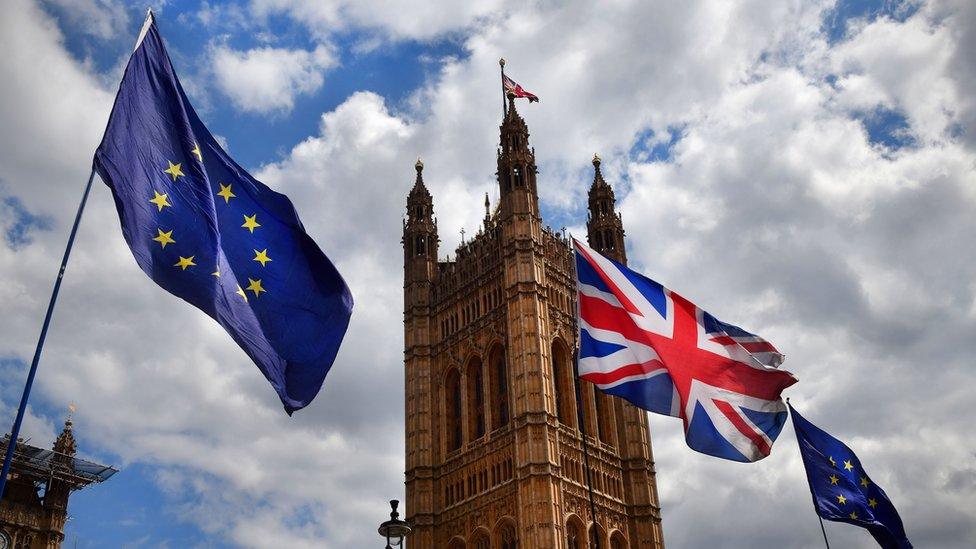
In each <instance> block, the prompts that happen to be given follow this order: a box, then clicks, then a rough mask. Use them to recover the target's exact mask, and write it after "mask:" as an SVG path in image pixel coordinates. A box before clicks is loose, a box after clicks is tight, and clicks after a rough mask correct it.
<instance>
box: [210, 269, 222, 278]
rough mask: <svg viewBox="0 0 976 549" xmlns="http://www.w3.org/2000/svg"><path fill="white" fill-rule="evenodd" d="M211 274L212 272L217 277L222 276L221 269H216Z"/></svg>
mask: <svg viewBox="0 0 976 549" xmlns="http://www.w3.org/2000/svg"><path fill="white" fill-rule="evenodd" d="M210 274H212V275H213V276H215V277H217V278H220V269H217V270H216V271H214V272H212V273H210Z"/></svg>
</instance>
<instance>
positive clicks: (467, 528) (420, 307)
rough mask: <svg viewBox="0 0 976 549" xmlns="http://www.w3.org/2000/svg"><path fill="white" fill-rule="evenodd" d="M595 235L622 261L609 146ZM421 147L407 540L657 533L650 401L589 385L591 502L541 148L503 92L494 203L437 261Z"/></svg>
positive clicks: (610, 537)
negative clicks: (543, 208)
mask: <svg viewBox="0 0 976 549" xmlns="http://www.w3.org/2000/svg"><path fill="white" fill-rule="evenodd" d="M594 166H595V167H596V174H595V177H594V181H593V186H592V188H591V190H590V195H589V196H590V208H589V209H590V215H589V222H588V224H587V228H588V232H589V238H590V245H591V246H592V247H593V248H594V249H596V250H599V251H603V252H605V253H607V254H608V255H610V256H611V257H614V258H615V259H618V260H621V261H625V260H626V256H625V252H624V241H623V238H624V232H623V223H622V220H621V218H620V216H619V215H618V214H617V213H616V211H615V202H614V195H613V190H612V189H611V188H610V186H609V185H608V184H607V183H606V182H605V181H604V180H603V176H602V174H601V173H600V165H599V159H595V160H594ZM423 167H424V166H423V164H422V163H421V162H420V161H419V160H418V162H417V165H416V169H417V176H416V180H415V183H414V185H413V188H412V189H411V191H410V194H409V196H408V198H407V215H406V218H405V219H404V224H403V241H402V242H403V250H404V330H405V349H404V367H405V377H406V468H407V470H406V487H407V501H406V507H407V519H408V520H409V521H410V523H411V524H412V525H413V527H414V531H413V534H411V536H410V537H409V538H408V540H407V543H408V546H409V547H410V548H411V549H442V548H448V549H459V548H474V549H494V548H501V549H515V548H519V549H554V548H562V547H568V548H571V549H583V548H584V547H586V538H587V536H598V537H599V539H600V546H601V547H604V548H612V549H621V548H645V547H648V548H659V547H663V541H662V540H663V538H662V534H661V518H660V509H659V507H658V497H657V488H656V484H655V480H654V464H653V461H652V454H651V442H650V433H649V431H648V427H647V417H646V414H644V413H643V412H641V411H639V410H638V409H636V408H634V407H633V406H631V405H629V404H627V403H625V402H624V401H622V400H620V399H617V398H616V397H609V396H606V395H603V394H602V393H600V392H599V391H594V388H593V386H592V385H590V384H589V383H582V384H581V386H580V389H581V395H582V398H581V402H582V403H583V410H582V417H583V421H584V422H585V425H584V426H583V427H585V430H586V432H587V440H588V441H589V447H590V471H591V474H592V475H591V478H592V485H593V489H594V493H595V500H596V507H597V513H596V514H597V516H596V520H595V521H594V520H593V518H592V517H591V513H590V508H589V502H588V497H587V489H586V471H585V469H584V457H583V446H582V438H581V431H580V429H579V428H580V425H578V422H577V399H576V395H575V393H576V390H575V388H576V385H575V382H576V380H575V378H574V376H573V367H572V363H571V360H572V348H573V345H574V339H575V334H576V318H575V312H576V302H575V274H574V262H573V253H572V247H571V244H570V242H569V241H568V240H567V239H566V238H565V237H564V236H563V235H560V234H558V233H556V232H554V231H552V230H551V229H549V228H548V227H545V226H543V223H542V217H541V215H540V213H539V196H538V192H537V179H536V177H537V174H538V170H537V169H536V164H535V151H534V149H532V148H531V147H530V146H529V131H528V127H527V126H526V124H525V121H524V120H523V119H522V117H521V116H520V115H519V113H518V112H517V110H516V109H515V103H514V97H512V96H509V100H508V108H507V110H506V114H505V117H504V120H503V121H502V124H501V127H500V145H499V148H498V151H497V167H498V171H497V174H496V175H497V179H498V185H499V196H500V200H499V204H498V205H497V207H496V209H495V210H494V212H492V211H491V208H490V205H489V204H488V202H487V197H486V203H485V219H484V222H483V224H482V226H481V228H480V229H479V231H478V232H477V234H476V235H475V236H474V237H473V238H472V239H470V240H469V241H467V242H462V243H461V245H460V246H459V247H458V248H457V250H456V251H455V257H454V258H453V259H450V258H448V259H447V260H440V259H438V242H439V239H438V233H437V222H436V218H435V217H434V207H433V200H432V198H431V195H430V192H429V191H428V190H427V187H426V185H425V184H424V179H423Z"/></svg>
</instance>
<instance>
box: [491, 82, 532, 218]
mask: <svg viewBox="0 0 976 549" xmlns="http://www.w3.org/2000/svg"><path fill="white" fill-rule="evenodd" d="M499 129H500V134H501V136H500V142H499V147H498V172H497V173H496V175H497V176H498V187H499V191H500V203H501V215H502V218H508V217H511V216H512V215H514V214H531V215H532V216H533V217H539V194H538V190H537V188H536V174H537V173H538V169H537V168H536V165H535V150H534V149H532V148H531V147H529V128H528V126H526V125H525V120H523V119H522V117H521V116H519V113H518V111H517V110H516V109H515V95H514V94H512V93H509V94H508V109H507V111H506V112H505V119H504V120H502V125H501V126H500V128H499Z"/></svg>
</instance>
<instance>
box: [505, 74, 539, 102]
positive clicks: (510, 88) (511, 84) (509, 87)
mask: <svg viewBox="0 0 976 549" xmlns="http://www.w3.org/2000/svg"><path fill="white" fill-rule="evenodd" d="M502 84H504V86H505V93H510V94H512V95H514V96H515V97H524V98H526V99H528V100H529V103H534V102H536V101H538V100H539V97H538V96H537V95H536V94H534V93H532V92H530V91H526V90H525V88H523V87H522V85H521V84H519V83H518V82H516V81H514V80H512V79H511V78H509V77H508V75H505V74H503V75H502Z"/></svg>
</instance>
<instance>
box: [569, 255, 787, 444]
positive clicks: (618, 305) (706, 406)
mask: <svg viewBox="0 0 976 549" xmlns="http://www.w3.org/2000/svg"><path fill="white" fill-rule="evenodd" d="M574 243H575V248H576V276H577V288H578V295H577V298H578V306H579V327H580V344H579V345H580V346H579V372H580V378H582V379H584V380H587V381H590V382H591V383H594V384H595V385H596V386H597V387H598V388H599V389H600V390H602V391H603V392H605V393H608V394H611V395H616V396H619V397H621V398H624V399H626V400H628V401H630V402H631V403H632V404H634V405H635V406H638V407H640V408H643V409H645V410H648V411H651V412H656V413H659V414H664V415H670V416H675V417H679V418H681V419H682V421H683V423H684V429H685V440H686V441H687V443H688V446H690V447H691V448H692V449H693V450H696V451H698V452H702V453H704V454H708V455H712V456H716V457H720V458H724V459H729V460H734V461H745V462H749V461H757V460H759V459H762V458H764V457H766V456H767V455H769V453H770V451H771V449H772V444H773V442H774V441H775V440H776V437H777V436H778V435H779V433H780V431H781V430H782V428H783V424H784V423H785V422H786V406H785V404H784V403H783V401H782V399H781V398H780V393H781V392H782V391H783V389H785V388H786V387H789V386H790V385H792V384H793V383H796V378H794V377H793V375H792V374H790V373H789V372H787V371H784V370H780V369H778V366H779V365H780V364H781V363H782V361H783V355H781V354H780V353H779V352H778V351H777V350H776V348H775V347H773V345H772V344H771V343H769V342H768V341H766V340H764V339H762V338H761V337H759V336H756V335H754V334H751V333H749V332H747V331H745V330H743V329H741V328H739V327H737V326H733V325H731V324H726V323H724V322H721V321H719V320H718V319H716V318H715V317H713V316H712V315H710V314H708V313H707V312H705V311H704V310H702V309H700V308H698V307H696V306H695V305H694V304H693V303H691V302H690V301H688V300H686V299H685V298H683V297H681V296H680V295H678V294H677V293H675V292H673V291H671V290H668V289H667V288H665V287H664V286H662V285H660V284H658V283H657V282H654V281H653V280H651V279H649V278H647V277H644V276H643V275H641V274H639V273H637V272H635V271H632V270H630V269H628V268H627V267H625V266H623V265H621V264H620V263H617V262H615V261H613V260H611V259H609V258H607V257H605V256H603V255H601V254H599V253H597V252H596V251H594V250H592V249H590V248H589V247H588V246H586V245H585V244H583V243H582V242H579V241H578V240H574Z"/></svg>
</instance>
